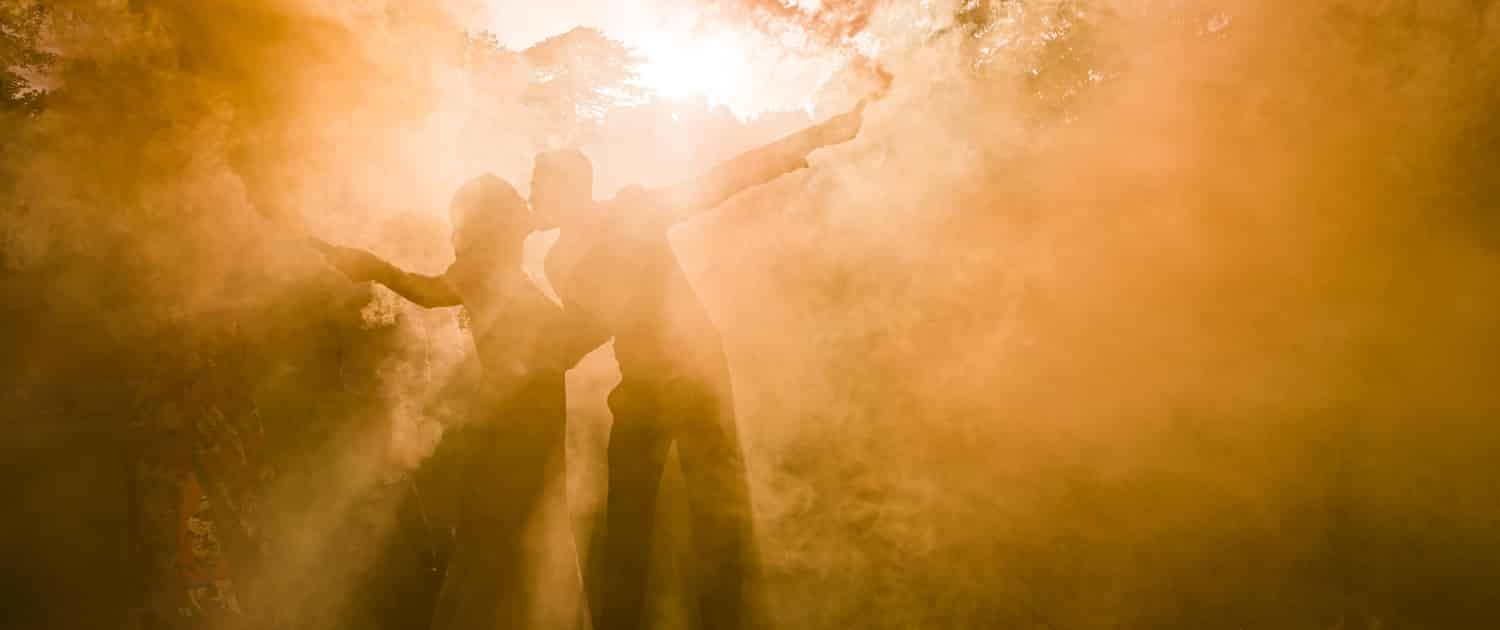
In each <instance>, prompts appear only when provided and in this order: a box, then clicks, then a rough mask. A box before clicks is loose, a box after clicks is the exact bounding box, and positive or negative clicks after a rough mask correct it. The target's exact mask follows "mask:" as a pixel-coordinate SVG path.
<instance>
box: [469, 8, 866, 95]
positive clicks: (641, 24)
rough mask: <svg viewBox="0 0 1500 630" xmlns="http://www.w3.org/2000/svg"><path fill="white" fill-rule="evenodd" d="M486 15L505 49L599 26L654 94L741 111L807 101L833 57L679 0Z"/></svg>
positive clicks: (502, 11) (494, 11)
mask: <svg viewBox="0 0 1500 630" xmlns="http://www.w3.org/2000/svg"><path fill="white" fill-rule="evenodd" d="M490 15H491V18H490V22H491V24H492V26H491V28H492V29H493V31H494V33H495V35H496V36H497V37H498V38H499V39H500V42H501V43H502V44H504V45H505V46H507V47H509V48H512V49H522V48H526V47H528V46H530V45H532V44H534V43H536V42H538V41H541V40H542V39H545V38H547V37H550V36H552V35H556V34H559V33H563V32H566V31H568V30H571V29H573V28H575V27H578V26H587V27H592V28H596V29H599V30H601V31H603V32H604V33H606V34H607V35H609V36H611V37H613V38H615V39H618V40H621V41H623V42H625V43H626V44H627V45H629V46H631V47H633V48H635V49H636V50H637V51H639V52H640V53H641V54H642V55H643V56H644V57H645V58H646V63H645V64H644V66H643V67H642V68H641V79H642V81H643V82H644V83H645V84H646V85H647V86H648V87H651V88H652V89H655V90H656V91H657V92H658V93H660V94H661V95H662V96H664V97H666V98H671V99H681V98H690V97H693V96H694V95H698V94H701V95H702V96H704V97H705V98H707V100H708V101H709V103H710V104H712V105H727V106H728V107H730V109H732V110H734V112H735V113H736V114H738V115H740V116H742V117H745V116H753V115H755V114H757V113H759V112H762V111H766V110H788V109H804V108H808V107H810V104H811V100H812V98H813V95H814V94H815V93H816V91H817V88H818V87H819V86H820V85H821V84H822V83H823V82H824V81H826V80H827V78H828V77H829V76H830V75H831V74H832V72H833V71H834V70H835V69H836V68H837V63H838V62H837V60H835V59H832V58H821V59H810V58H805V57H796V56H786V55H783V54H781V53H780V52H777V51H778V50H779V49H780V47H779V46H774V45H772V42H771V41H770V38H769V36H767V35H764V34H762V33H759V32H755V31H751V30H749V29H746V28H744V27H742V26H733V25H728V24H726V23H724V22H722V21H719V20H715V19H713V18H712V17H711V16H707V15H705V14H704V13H703V11H702V10H701V8H700V5H698V4H697V3H693V2H689V1H687V0H561V1H558V2H550V3H540V2H528V1H526V0H493V3H492V4H491V11H490Z"/></svg>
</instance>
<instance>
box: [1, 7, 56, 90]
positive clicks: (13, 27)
mask: <svg viewBox="0 0 1500 630" xmlns="http://www.w3.org/2000/svg"><path fill="white" fill-rule="evenodd" d="M47 19H48V11H47V6H46V5H44V4H41V3H39V2H35V1H34V0H0V111H4V112H6V113H9V112H15V111H22V112H35V111H36V110H37V109H39V108H40V107H41V103H42V96H43V95H44V94H45V90H43V89H41V88H39V87H37V86H36V85H35V84H34V81H35V80H36V79H37V78H38V77H40V76H41V75H42V74H43V73H44V72H46V71H47V68H48V67H49V66H50V65H51V64H52V61H53V60H54V55H53V54H52V53H50V52H47V51H46V50H43V49H42V44H41V39H42V35H43V32H44V30H45V27H46V24H47Z"/></svg>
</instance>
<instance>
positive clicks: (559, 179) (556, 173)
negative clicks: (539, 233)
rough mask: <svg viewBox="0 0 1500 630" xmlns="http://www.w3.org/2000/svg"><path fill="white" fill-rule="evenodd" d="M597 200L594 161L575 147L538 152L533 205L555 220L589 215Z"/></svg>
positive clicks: (571, 221)
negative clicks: (595, 199) (595, 198)
mask: <svg viewBox="0 0 1500 630" xmlns="http://www.w3.org/2000/svg"><path fill="white" fill-rule="evenodd" d="M593 203H594V165H593V163H592V162H590V161H589V158H588V156H586V155H584V154H583V152H582V151H578V150H576V149H564V150H560V151H548V152H546V153H541V154H538V155H537V156H536V166H535V168H534V169H533V170H532V172H531V205H532V207H533V208H536V211H537V212H539V213H541V214H542V216H545V217H547V218H548V219H550V220H551V221H553V222H556V223H562V224H565V223H576V222H578V221H581V220H585V219H587V218H588V216H587V213H588V212H589V211H590V209H591V207H592V206H593Z"/></svg>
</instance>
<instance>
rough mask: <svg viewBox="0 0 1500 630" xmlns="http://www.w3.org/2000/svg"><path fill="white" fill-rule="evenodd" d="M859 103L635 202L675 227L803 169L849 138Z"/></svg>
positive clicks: (860, 116)
mask: <svg viewBox="0 0 1500 630" xmlns="http://www.w3.org/2000/svg"><path fill="white" fill-rule="evenodd" d="M864 107H865V103H864V101H860V103H859V104H858V105H856V106H855V108H854V109H853V110H851V111H849V112H846V113H844V114H840V115H838V116H834V117H833V118H830V119H828V120H827V121H826V122H824V123H822V124H818V125H813V126H811V127H808V128H807V129H803V130H802V131H798V132H796V133H793V134H792V135H789V136H787V137H785V138H782V139H780V140H777V141H775V142H772V143H770V144H768V145H765V146H763V147H760V148H758V149H752V150H750V151H747V152H745V153H742V154H740V155H738V156H736V157H734V158H731V159H729V160H726V161H724V162H722V163H720V164H719V165H718V166H715V167H714V168H713V169H712V170H710V171H708V172H707V173H704V174H703V175H700V176H699V177H697V178H696V179H693V180H690V181H687V182H683V183H681V184H677V185H675V186H672V187H670V188H663V189H659V190H654V191H649V192H646V193H645V194H644V195H643V196H641V197H640V198H638V200H637V202H638V203H640V204H641V205H642V207H643V208H649V209H650V210H652V211H655V212H660V213H663V215H664V216H663V217H662V218H664V219H666V220H667V221H668V222H671V223H676V222H678V221H683V220H686V219H688V218H690V217H692V216H693V215H694V214H696V213H698V212H702V211H704V210H708V209H710V208H713V207H714V206H717V205H719V204H721V203H723V202H724V201H725V200H727V199H729V198H730V197H733V196H735V195H736V194H738V193H739V192H740V191H743V190H745V189H746V188H751V187H754V186H759V185H761V184H764V183H766V182H769V181H771V180H773V179H776V178H777V177H780V176H782V175H785V174H787V173H790V172H792V171H795V170H797V169H802V168H807V156H808V154H810V153H812V152H813V151H815V150H817V149H819V148H822V147H826V146H829V145H834V144H840V143H843V142H848V141H850V140H853V139H854V136H855V135H857V134H858V133H859V128H860V125H861V124H862V123H863V118H864Z"/></svg>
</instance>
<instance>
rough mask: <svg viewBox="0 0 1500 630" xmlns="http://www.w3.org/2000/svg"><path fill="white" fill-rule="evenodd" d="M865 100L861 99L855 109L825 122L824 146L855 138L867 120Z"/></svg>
mask: <svg viewBox="0 0 1500 630" xmlns="http://www.w3.org/2000/svg"><path fill="white" fill-rule="evenodd" d="M864 119H865V101H864V100H863V99H861V100H860V101H859V104H857V105H855V106H854V109H852V110H850V111H848V112H846V113H843V114H839V115H838V116H834V117H833V118H830V119H828V122H825V123H823V125H822V127H823V129H822V133H821V134H819V136H821V138H820V139H821V140H822V142H823V145H824V146H827V145H832V144H842V143H845V142H848V141H850V140H853V139H854V137H855V136H858V135H859V130H860V128H861V127H863V126H864V122H865V120H864Z"/></svg>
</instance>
